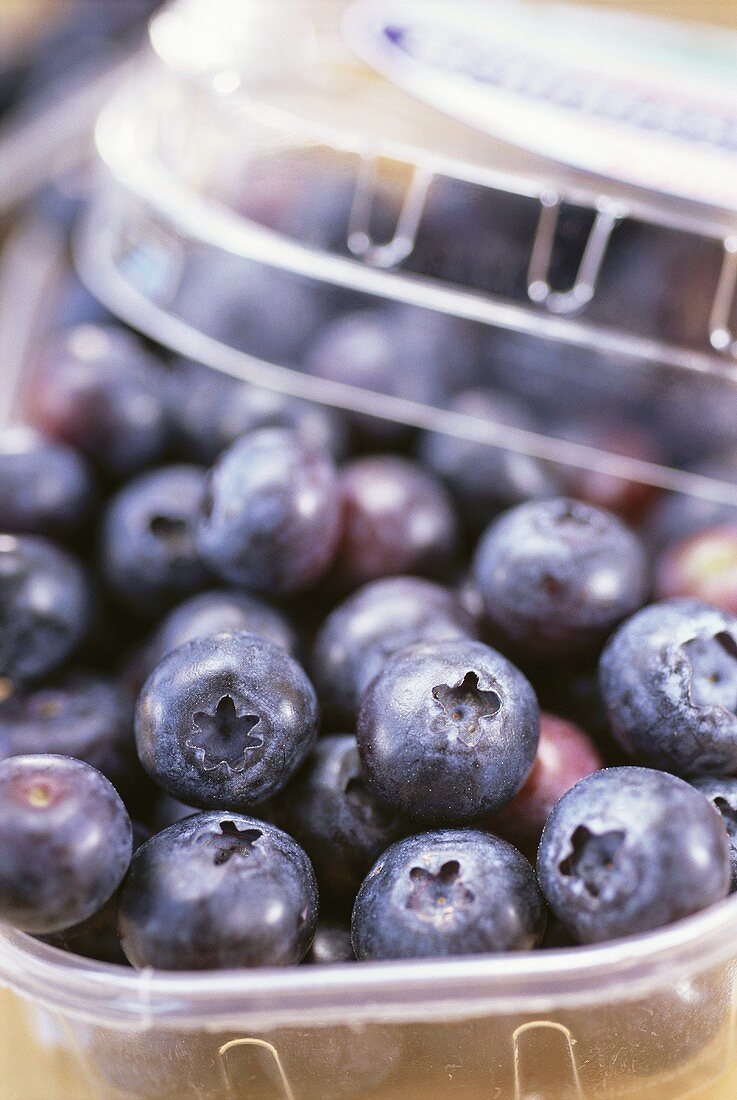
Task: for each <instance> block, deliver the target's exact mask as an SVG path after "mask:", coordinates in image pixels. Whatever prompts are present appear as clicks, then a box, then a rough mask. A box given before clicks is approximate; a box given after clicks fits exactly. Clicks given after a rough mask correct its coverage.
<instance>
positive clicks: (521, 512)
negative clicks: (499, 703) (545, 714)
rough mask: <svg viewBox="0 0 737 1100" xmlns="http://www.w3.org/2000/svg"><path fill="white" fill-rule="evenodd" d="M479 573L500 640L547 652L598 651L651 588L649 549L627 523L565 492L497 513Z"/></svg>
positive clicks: (482, 547)
mask: <svg viewBox="0 0 737 1100" xmlns="http://www.w3.org/2000/svg"><path fill="white" fill-rule="evenodd" d="M474 573H475V577H476V583H477V585H478V588H479V590H480V592H481V595H482V597H483V600H484V607H485V609H486V614H487V617H488V619H489V621H490V623H491V624H492V626H493V628H494V630H495V631H496V632H497V633H498V635H499V640H500V644H508V645H511V646H512V647H513V648H514V649H515V651H516V650H519V651H520V652H521V653H524V654H525V655H526V656H532V657H539V658H546V659H547V658H555V659H560V660H564V659H566V658H570V657H581V656H584V655H588V654H591V653H595V652H596V650H597V649H598V648H599V647H600V646H601V644H602V643H603V642H604V641H605V639H606V637H607V635H608V634H610V633H611V631H612V630H613V628H614V627H615V626H616V625H617V624H618V623H619V622H621V621H622V619H624V618H626V616H627V615H631V614H632V612H633V611H636V610H637V608H638V607H640V606H641V605H642V604H643V603H644V601H645V598H646V596H647V591H648V578H647V563H646V559H645V554H644V552H643V550H642V547H641V546H640V544H639V542H638V541H637V539H636V538H635V536H634V535H633V534H632V533H631V532H630V531H629V530H628V529H627V528H626V527H625V526H624V524H622V523H621V522H620V520H618V519H617V518H616V517H615V516H612V515H609V513H607V512H603V511H601V510H600V509H598V508H593V507H591V505H588V504H584V503H582V502H579V501H574V500H567V499H564V498H560V497H558V498H555V499H552V500H539V501H530V502H529V503H527V504H520V505H518V506H517V507H516V508H512V509H511V510H510V511H508V512H505V513H504V514H503V515H502V516H500V517H499V519H497V520H495V522H494V523H492V524H491V526H490V527H489V528H488V530H487V531H486V533H485V534H484V535H483V537H482V539H481V541H480V543H479V545H478V548H477V550H476V557H475V562H474Z"/></svg>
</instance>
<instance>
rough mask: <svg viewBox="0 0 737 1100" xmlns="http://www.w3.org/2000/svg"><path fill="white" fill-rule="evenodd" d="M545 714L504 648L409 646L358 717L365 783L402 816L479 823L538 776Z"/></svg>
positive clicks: (376, 683)
mask: <svg viewBox="0 0 737 1100" xmlns="http://www.w3.org/2000/svg"><path fill="white" fill-rule="evenodd" d="M539 731H540V712H539V709H538V705H537V699H536V698H535V693H534V691H533V690H532V687H531V686H530V684H529V683H528V681H527V680H526V679H525V677H524V676H523V675H522V673H521V672H520V671H519V670H518V669H516V668H515V667H514V665H512V664H510V662H509V661H508V660H507V659H506V658H505V657H502V655H501V654H500V653H497V652H496V650H493V649H490V648H489V647H488V646H486V645H483V644H482V643H481V642H475V641H471V640H469V639H461V640H459V641H454V642H436V643H434V644H429V645H417V646H412V647H410V648H409V649H404V650H401V651H400V652H399V653H397V654H396V655H395V656H394V657H393V658H392V659H391V660H390V661H389V662H387V664H386V665H385V666H384V668H383V670H382V671H381V672H380V673H379V675H378V676H377V677H376V678H375V679H374V680H373V681H372V682H371V684H370V685H369V687H368V688H367V689H366V691H365V693H364V695H363V698H362V700H361V707H360V711H359V715H358V730H357V737H358V748H359V752H360V755H361V763H362V765H363V769H364V774H365V776H366V782H367V784H368V786H369V789H370V790H372V791H373V792H374V793H375V794H376V795H377V797H378V798H380V799H381V800H382V801H383V802H385V803H386V805H387V806H390V807H391V808H392V809H394V810H395V811H396V812H397V813H399V814H401V815H402V816H404V817H408V818H411V819H412V820H414V821H418V822H427V823H429V824H434V823H438V824H450V823H460V822H468V821H474V820H476V819H478V818H479V817H481V816H482V815H485V814H489V813H493V812H494V811H496V810H499V809H501V808H502V806H505V805H506V804H507V803H508V802H509V801H510V800H511V799H512V798H513V797H514V795H515V794H516V793H517V791H519V790H520V788H521V787H522V785H523V783H524V782H525V780H526V779H527V776H528V775H529V774H530V771H531V769H532V765H533V763H534V760H535V754H536V752H537V744H538V737H539Z"/></svg>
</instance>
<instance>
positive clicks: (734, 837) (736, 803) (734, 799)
mask: <svg viewBox="0 0 737 1100" xmlns="http://www.w3.org/2000/svg"><path fill="white" fill-rule="evenodd" d="M691 786H693V787H695V788H696V790H697V791H701V793H702V794H703V795H705V796H706V797H707V798H708V799H709V801H710V802H711V804H712V805H713V806H714V809H716V810H718V811H719V813H720V814H721V815H722V821H723V822H724V827H725V828H726V830H727V836H728V837H729V863H730V869H731V874H732V880H731V883H730V887H729V890H730V893H731V894H733V893H734V892H735V890H737V779H735V778H733V777H732V776H726V775H719V776H716V775H713V776H712V775H709V776H705V777H703V778H702V779H694V780H693V781H692V783H691Z"/></svg>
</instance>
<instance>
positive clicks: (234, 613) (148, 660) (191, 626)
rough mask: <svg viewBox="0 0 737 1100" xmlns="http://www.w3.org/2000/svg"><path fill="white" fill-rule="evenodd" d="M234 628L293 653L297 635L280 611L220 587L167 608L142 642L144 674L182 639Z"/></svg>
mask: <svg viewBox="0 0 737 1100" xmlns="http://www.w3.org/2000/svg"><path fill="white" fill-rule="evenodd" d="M235 632H241V633H245V634H258V635H259V637H261V638H268V640H269V641H270V642H273V643H274V645H278V646H281V647H282V649H285V650H286V651H287V653H291V655H292V656H293V657H294V656H296V653H297V638H296V635H295V633H294V630H293V629H292V626H291V624H290V623H289V621H288V620H287V617H286V616H285V615H283V614H282V612H281V611H277V609H276V608H275V607H271V606H270V605H269V604H267V603H264V602H263V601H262V600H259V599H256V597H255V596H250V595H249V594H248V593H247V592H238V591H236V590H235V589H232V588H220V589H213V590H212V591H210V592H200V593H198V594H197V595H196V596H192V597H191V599H189V600H185V601H184V602H183V603H180V604H178V605H177V606H176V607H175V608H174V610H173V611H170V612H169V614H168V615H167V616H166V617H165V618H164V619H162V621H161V622H160V623H159V625H158V627H157V628H156V631H155V632H154V635H153V637H152V638H151V640H150V642H149V644H148V645H147V646H146V648H145V652H144V654H143V656H142V666H143V668H144V669H145V673H146V675H148V674H149V673H151V672H153V670H154V668H155V667H156V665H157V664H158V663H159V661H161V660H163V658H164V657H166V655H167V653H171V652H172V650H173V649H177V648H178V647H179V646H180V645H184V643H185V642H191V641H192V640H193V639H194V638H205V637H207V635H208V634H231V633H235Z"/></svg>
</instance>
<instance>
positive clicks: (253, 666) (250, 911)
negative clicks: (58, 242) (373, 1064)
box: [0, 311, 737, 969]
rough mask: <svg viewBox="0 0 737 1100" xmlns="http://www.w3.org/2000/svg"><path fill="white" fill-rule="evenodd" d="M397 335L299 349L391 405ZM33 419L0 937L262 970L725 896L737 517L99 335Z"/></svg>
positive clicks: (5, 764) (616, 932)
mask: <svg viewBox="0 0 737 1100" xmlns="http://www.w3.org/2000/svg"><path fill="white" fill-rule="evenodd" d="M391 331H392V329H391V326H389V325H387V322H386V317H385V316H382V315H381V314H379V312H378V311H377V314H376V316H375V317H367V316H366V315H363V314H362V315H361V316H360V317H350V316H349V317H343V318H340V319H339V321H338V322H330V325H328V331H321V332H318V333H317V334H316V336H314V337H313V338H312V339H311V343H310V352H309V355H308V357H307V361H306V362H307V366H306V369H311V370H313V371H314V372H315V373H316V374H320V375H322V376H323V377H328V376H330V377H337V376H339V375H341V374H342V375H343V376H344V377H346V378H348V377H351V375H352V373H353V374H354V375H355V376H356V377H357V378H360V377H361V372H362V371H363V372H364V375H366V374H367V373H368V374H370V375H371V377H372V379H375V378H376V376H377V375H378V374H381V372H382V371H383V372H384V379H385V383H384V384H385V386H386V388H387V389H391V388H392V387H393V388H394V390H395V391H396V390H397V389H398V388H399V387H400V386H401V385H403V384H404V383H403V378H404V379H405V381H406V377H408V376H409V375H411V377H412V379H414V381H413V385H415V388H416V382H417V378H418V377H419V374H420V371H419V368H418V369H417V370H416V371H415V373H414V374H412V371H411V369H410V367H411V362H410V360H402V355H401V354H400V353H399V352H398V350H397V347H396V346H395V345H393V344H392V342H391V339H390V338H389V336H390V333H391ZM357 334H358V336H360V339H359V338H358V336H357ZM436 335H437V336H438V337H440V335H441V334H440V333H438V334H435V335H434V334H433V333H432V331H430V330H429V329H426V330H425V332H424V337H423V339H424V340H425V343H426V345H427V346H430V345H431V344H432V343H433V340H434V339H435V337H436ZM404 336H405V337H406V336H407V330H405V331H404ZM403 338H404V337H403ZM408 346H414V347H415V348H416V350H417V353H418V356H420V355H421V356H424V359H423V361H424V362H425V363H426V364H427V363H430V364H432V363H433V357H432V355H427V354H425V353H426V351H427V347H426V346H425V344H423V343H422V342H421V341H420V342H419V343H416V344H414V345H408ZM401 350H402V349H400V351H401ZM405 353H406V347H405V349H404V352H403V353H402V354H405ZM337 360H339V364H338V366H337V367H336V361H337ZM418 361H419V360H418ZM403 362H407V363H409V364H410V365H409V366H408V367H407V371H408V375H403V374H402V363H403ZM454 369H455V367H454ZM435 381H436V379H435V378H434V377H433V373H432V371H431V370H426V371H425V373H424V384H426V386H427V388H428V391H429V392H428V394H427V399H428V400H431V399H432V392H430V391H432V389H433V386H434V384H435ZM454 400H455V407H457V408H459V409H460V410H461V411H464V410H469V409H470V410H472V411H476V413H477V414H478V413H479V410H481V411H482V414H483V415H486V416H488V418H489V419H491V420H493V419H495V417H498V418H500V419H501V420H502V421H503V422H505V423H510V422H515V421H516V422H519V421H520V418H522V419H524V414H523V413H522V412H520V411H519V409H518V408H517V407H516V406H515V407H514V408H512V407H511V406H510V402H509V400H508V399H507V398H505V397H504V396H502V395H500V394H497V393H495V392H493V391H489V390H482V389H478V388H477V389H475V390H472V389H467V390H465V391H464V392H462V393H460V394H457V395H456V398H455V399H454ZM28 419H29V424H32V425H33V426H32V427H31V426H28V427H25V426H23V427H18V426H14V427H8V428H5V429H3V430H2V432H0V531H2V532H3V533H2V534H1V535H0V760H1V761H2V762H1V763H0V921H2V922H4V923H5V924H8V925H12V926H15V927H17V928H20V929H23V930H25V931H28V932H31V933H33V934H35V935H38V936H42V937H43V938H45V939H46V940H47V941H49V942H51V943H52V944H54V945H56V946H61V947H64V948H66V949H68V950H70V951H74V952H77V953H79V954H82V955H87V956H89V957H92V958H96V959H101V960H105V961H117V962H126V961H127V962H129V963H131V964H132V965H133V966H135V967H154V968H163V969H207V968H219V967H242V966H273V965H285V964H294V963H298V962H300V961H301V960H303V959H307V960H308V961H312V962H325V961H338V960H346V961H347V960H348V959H352V958H353V957H354V956H355V957H356V958H358V959H360V960H365V959H382V958H399V957H436V956H448V955H462V954H475V953H483V952H500V951H520V950H529V949H532V948H536V947H552V946H556V947H560V946H573V945H576V944H590V943H599V942H603V941H607V940H611V939H616V938H619V937H626V936H631V935H634V934H638V933H643V932H647V931H648V930H652V929H655V928H658V927H661V926H663V925H666V924H668V923H670V922H672V921H675V920H678V919H680V918H682V917H686V916H688V915H690V914H693V913H696V912H698V911H700V910H702V909H704V908H705V907H707V906H709V905H711V904H713V903H714V902H717V901H719V900H720V899H722V898H724V897H725V896H726V895H727V894H728V893H729V892H730V889H733V888H735V886H737V778H733V777H734V776H737V617H735V615H736V613H737V533H736V532H737V528H735V527H733V526H730V524H731V523H734V522H735V518H736V517H737V512H735V513H734V515H730V513H729V511H726V512H724V511H723V512H722V513H720V514H718V515H716V514H708V515H699V513H698V508H696V509H695V510H694V508H693V507H691V506H690V505H689V504H688V503H687V502H685V503H684V500H683V499H675V498H673V499H670V500H668V499H665V498H661V499H652V498H651V497H648V498H647V499H644V498H643V493H642V488H641V487H640V486H634V485H630V484H628V483H625V482H618V481H615V480H613V479H611V478H610V479H601V478H598V479H597V478H594V477H586V476H584V475H582V474H581V473H580V472H578V473H576V474H575V475H574V474H570V476H569V478H568V480H566V477H565V476H564V475H563V474H562V473H561V471H560V470H553V469H551V468H548V467H547V466H545V464H543V463H540V462H537V461H535V460H532V459H529V458H524V457H519V458H513V457H510V455H508V454H505V453H503V452H501V451H498V450H493V449H489V448H485V447H483V446H481V445H478V444H471V443H460V442H458V441H454V440H450V439H443V438H441V437H438V436H434V435H430V434H427V435H425V436H424V437H423V438H420V439H413V438H411V436H409V435H408V433H407V432H406V431H404V430H403V429H399V428H398V427H397V426H396V425H389V424H385V423H381V422H379V421H371V420H369V419H367V418H366V417H357V416H349V415H347V414H345V415H344V414H338V413H334V412H330V411H328V410H326V409H323V408H321V407H317V406H311V405H309V404H306V403H300V402H298V401H295V400H292V399H287V398H283V397H280V396H278V395H275V394H272V393H267V392H265V391H262V390H259V389H256V388H254V387H252V386H249V385H247V384H245V383H241V382H237V381H235V380H232V379H228V378H225V377H221V376H219V375H216V374H214V373H211V372H209V371H207V370H205V369H204V368H201V367H198V366H197V365H195V364H192V363H181V362H174V363H165V362H164V361H163V359H161V358H159V357H158V355H157V353H155V352H154V351H153V350H151V349H150V348H148V347H146V346H144V345H143V344H142V343H141V342H140V341H139V340H138V339H137V338H136V337H134V336H133V335H132V334H131V333H129V332H128V331H126V330H124V329H122V328H120V327H117V326H115V325H111V324H105V325H103V324H85V325H82V326H79V327H75V328H73V329H71V330H69V331H68V332H67V333H66V334H65V335H64V336H63V337H62V338H61V339H60V340H59V341H57V342H56V343H55V344H54V345H53V346H52V347H50V348H49V349H48V350H47V352H46V353H45V355H44V357H43V360H42V362H41V364H40V366H39V369H38V371H37V374H36V377H35V379H34V384H33V386H32V387H31V392H30V395H29V418H28ZM572 434H575V432H573V433H572ZM602 498H604V499H605V501H606V503H607V505H608V506H609V507H608V509H605V508H603V507H602V506H601V505H602V503H603V500H602ZM633 502H634V503H633ZM635 505H636V507H635ZM699 507H700V506H699ZM635 513H636V514H635ZM623 517H626V519H627V521H628V522H627V523H626V522H625V519H624V518H623ZM635 522H637V523H638V524H639V527H640V530H639V533H635V529H634V526H633V525H634V523H635ZM479 532H480V535H479ZM664 532H667V534H664ZM664 597H666V598H664ZM652 599H655V600H656V602H648V601H650V600H652ZM541 706H542V707H543V713H541V710H540V707H541ZM584 729H586V731H587V732H584ZM535 861H536V866H535ZM318 899H319V905H320V924H319V925H318Z"/></svg>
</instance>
